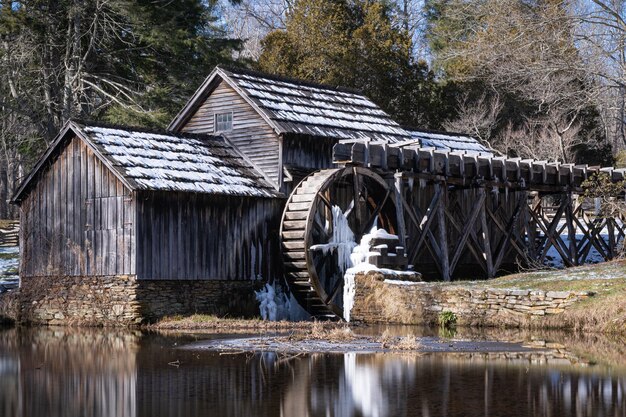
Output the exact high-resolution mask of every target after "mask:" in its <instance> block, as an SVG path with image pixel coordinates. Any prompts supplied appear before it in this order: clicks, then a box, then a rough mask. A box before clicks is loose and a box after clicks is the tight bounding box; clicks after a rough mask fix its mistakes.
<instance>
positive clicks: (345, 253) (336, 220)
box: [309, 206, 357, 275]
mask: <svg viewBox="0 0 626 417" xmlns="http://www.w3.org/2000/svg"><path fill="white" fill-rule="evenodd" d="M332 215H333V225H334V227H333V236H332V237H331V239H330V242H328V243H323V244H319V245H313V246H311V247H310V248H309V249H310V250H321V251H322V253H323V254H324V255H327V254H328V253H329V252H334V251H337V258H338V260H339V265H338V267H339V270H340V272H341V274H342V275H343V274H344V272H345V271H346V270H347V269H348V268H350V267H351V266H352V263H351V261H350V255H351V254H352V250H353V249H354V248H355V246H357V244H356V242H355V241H354V233H353V232H352V229H350V224H348V219H347V218H346V216H345V215H344V214H343V211H342V210H341V208H339V207H337V206H333V207H332Z"/></svg>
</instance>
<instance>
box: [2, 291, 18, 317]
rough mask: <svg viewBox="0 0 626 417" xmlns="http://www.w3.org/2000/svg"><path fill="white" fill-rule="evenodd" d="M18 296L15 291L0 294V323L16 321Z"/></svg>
mask: <svg viewBox="0 0 626 417" xmlns="http://www.w3.org/2000/svg"><path fill="white" fill-rule="evenodd" d="M19 310H20V309H19V297H18V293H17V292H16V291H11V292H8V293H4V294H0V325H3V324H13V323H15V322H17V319H18V315H19Z"/></svg>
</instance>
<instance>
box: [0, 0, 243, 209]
mask: <svg viewBox="0 0 626 417" xmlns="http://www.w3.org/2000/svg"><path fill="white" fill-rule="evenodd" d="M217 1H218V0H178V1H170V0H116V1H108V0H22V1H13V0H0V150H2V160H0V197H2V198H3V201H1V202H0V217H3V216H5V215H6V214H5V213H6V206H5V200H6V198H5V197H4V196H7V195H10V194H11V192H10V188H11V187H13V185H14V183H16V182H17V180H18V178H17V177H19V176H20V172H22V173H24V172H27V171H28V169H29V167H30V165H31V164H32V163H33V161H34V160H35V158H37V157H38V155H40V154H41V152H42V151H43V149H44V148H45V146H46V145H47V144H49V143H50V141H51V140H52V139H53V138H54V137H55V136H56V134H57V133H58V131H59V128H60V127H61V126H62V125H63V123H65V122H66V121H67V120H68V119H70V118H84V119H99V120H105V121H108V122H112V123H124V124H140V125H147V126H160V127H163V126H165V125H166V124H167V123H168V122H169V121H170V120H171V118H172V117H173V116H174V115H175V114H176V112H177V111H178V110H179V109H180V108H181V107H182V105H183V104H184V103H185V101H186V100H187V99H188V98H189V96H190V95H191V94H192V93H193V91H194V90H195V89H196V88H197V86H198V85H199V84H200V82H201V80H202V79H203V78H204V77H205V76H206V74H207V72H208V71H210V69H211V68H212V67H213V66H214V65H215V64H218V63H223V62H230V61H231V57H232V54H233V51H234V50H235V49H236V48H238V47H239V41H237V40H229V39H226V36H225V34H224V33H223V31H222V29H221V28H220V25H219V24H218V20H217V12H216V3H217ZM7 172H8V173H7ZM5 174H6V175H5ZM7 190H8V191H7Z"/></svg>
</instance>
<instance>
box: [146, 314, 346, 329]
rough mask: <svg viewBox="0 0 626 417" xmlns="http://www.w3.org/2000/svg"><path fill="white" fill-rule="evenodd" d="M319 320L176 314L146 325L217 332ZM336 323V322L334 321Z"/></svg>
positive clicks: (285, 326)
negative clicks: (273, 319)
mask: <svg viewBox="0 0 626 417" xmlns="http://www.w3.org/2000/svg"><path fill="white" fill-rule="evenodd" d="M318 323H319V322H307V321H298V322H292V321H265V320H261V319H258V318H255V319H237V318H229V317H217V316H214V315H209V314H192V315H190V316H181V315H175V316H170V317H165V318H163V319H161V320H159V321H157V322H156V323H154V324H150V325H148V326H146V328H148V329H151V330H181V331H187V330H210V331H211V332H216V333H250V332H266V331H289V330H302V331H305V330H310V329H312V328H313V327H315V326H324V324H318ZM333 324H334V323H333Z"/></svg>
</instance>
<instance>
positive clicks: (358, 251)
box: [343, 223, 398, 322]
mask: <svg viewBox="0 0 626 417" xmlns="http://www.w3.org/2000/svg"><path fill="white" fill-rule="evenodd" d="M374 238H379V239H381V238H382V239H398V237H397V236H396V235H392V234H390V233H387V231H385V230H384V229H379V228H378V227H377V225H376V223H374V226H372V229H371V230H370V232H369V233H367V234H365V235H363V237H362V238H361V241H360V242H359V244H358V245H355V247H354V249H353V250H352V254H351V255H350V268H348V269H346V271H345V273H344V276H343V318H344V319H345V320H346V321H348V322H349V321H350V312H351V311H352V307H354V295H355V291H356V290H355V285H354V276H355V275H356V274H357V273H358V272H365V271H372V270H379V268H377V267H376V266H374V265H372V264H371V263H370V256H375V255H378V254H379V253H378V252H372V251H370V242H371V241H372V239H374ZM384 271H387V270H384Z"/></svg>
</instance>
